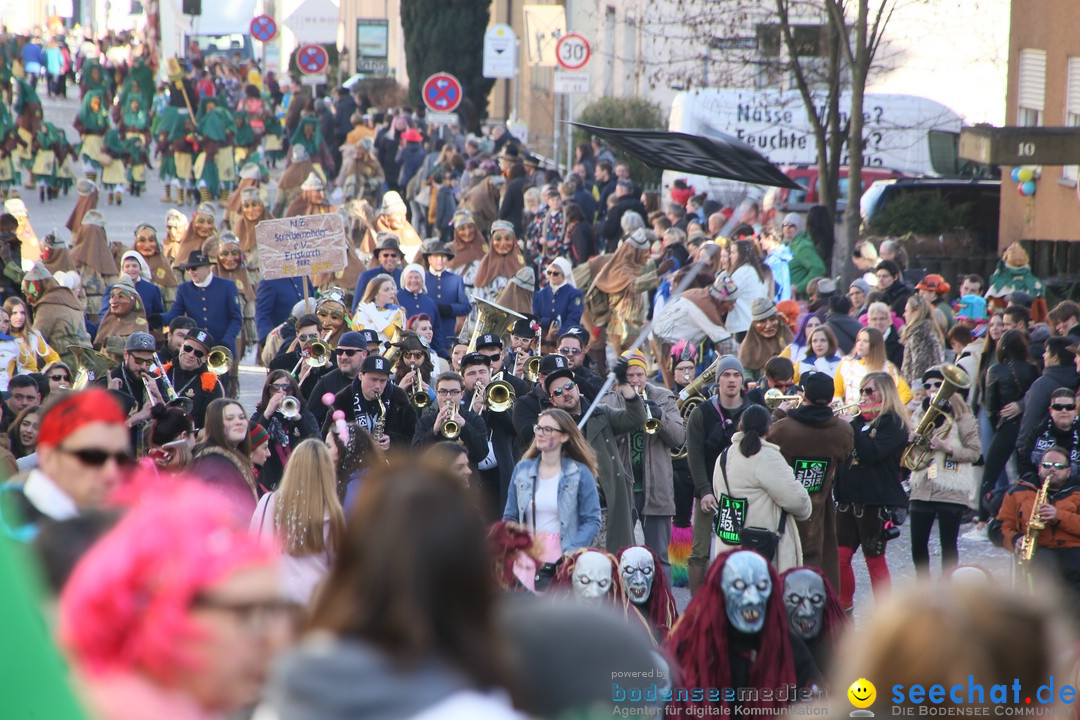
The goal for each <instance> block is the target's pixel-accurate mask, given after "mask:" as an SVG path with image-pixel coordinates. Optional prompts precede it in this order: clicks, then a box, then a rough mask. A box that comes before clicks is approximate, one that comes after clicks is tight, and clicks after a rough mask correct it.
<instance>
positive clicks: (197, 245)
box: [173, 203, 218, 268]
mask: <svg viewBox="0 0 1080 720" xmlns="http://www.w3.org/2000/svg"><path fill="white" fill-rule="evenodd" d="M198 215H204V216H207V217H209V218H210V219H211V220H213V221H214V224H215V225H216V224H217V214H216V213H215V212H214V206H213V205H211V204H210V203H200V204H199V205H198V206H197V207H196V208H195V214H194V215H192V216H191V222H190V223H188V227H187V232H185V233H184V237H182V238H180V242H179V244H178V245H177V246H176V256H175V260H173V268H179V267H180V265H181V264H182V263H186V262H187V260H188V258H189V257H190V256H191V253H193V252H195V251H196V250H201V249H202V246H203V243H205V242H207V241H208V240H210V239H211V238H213V237H216V236H217V234H218V232H217V228H216V227H215V229H214V232H213V233H212V234H211V235H210V237H207V238H203V237H199V235H198V233H196V232H195V218H196V216H198Z"/></svg>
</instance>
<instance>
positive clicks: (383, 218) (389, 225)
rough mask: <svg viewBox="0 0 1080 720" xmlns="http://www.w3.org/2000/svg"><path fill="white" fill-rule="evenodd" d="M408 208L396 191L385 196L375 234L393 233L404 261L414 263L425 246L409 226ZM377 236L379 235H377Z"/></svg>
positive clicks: (375, 226)
mask: <svg viewBox="0 0 1080 720" xmlns="http://www.w3.org/2000/svg"><path fill="white" fill-rule="evenodd" d="M406 213H407V208H406V207H405V202H404V201H403V200H402V199H401V196H400V195H399V194H398V193H397V192H396V191H394V190H391V191H390V192H388V193H386V194H385V195H383V200H382V207H381V208H380V211H379V214H378V216H376V218H375V225H374V228H373V230H374V232H375V233H380V232H389V233H392V234H393V235H394V236H395V237H396V238H397V240H398V244H399V248H400V251H401V254H402V256H403V257H404V261H405V262H407V263H411V262H414V259H415V258H416V256H417V254H418V253H419V252H420V249H421V247H422V246H423V241H422V240H421V239H420V235H419V234H417V232H416V230H414V229H413V226H412V225H410V224H409V220H408V218H407V216H406ZM376 236H377V235H376Z"/></svg>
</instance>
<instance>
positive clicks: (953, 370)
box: [900, 364, 971, 471]
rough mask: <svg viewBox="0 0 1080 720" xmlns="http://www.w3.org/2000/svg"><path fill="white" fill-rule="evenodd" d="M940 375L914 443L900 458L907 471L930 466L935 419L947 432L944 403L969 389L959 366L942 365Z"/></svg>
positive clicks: (948, 421) (948, 420) (948, 418)
mask: <svg viewBox="0 0 1080 720" xmlns="http://www.w3.org/2000/svg"><path fill="white" fill-rule="evenodd" d="M941 374H942V375H944V376H945V379H944V380H943V381H942V383H941V387H940V388H938V391H937V392H936V393H935V394H934V397H933V398H931V400H930V406H929V407H927V408H926V412H925V413H924V414H923V416H922V420H920V421H919V425H918V427H916V428H915V436H916V437H915V441H914V442H912V443H911V444H910V445H908V446H907V448H906V449H905V450H904V454H903V455H902V456H901V458H900V464H901V465H903V466H904V467H906V468H907V469H908V470H912V471H916V470H924V469H926V467H927V466H929V465H930V462H931V461H932V460H933V459H934V453H933V451H932V450H931V449H930V438H931V437H933V435H934V433H935V432H937V431H938V429H937V419H938V418H939V417H940V418H943V419H944V421H945V424H944V426H943V427H942V430H943V431H945V432H947V431H948V429H949V428H950V427H952V418H950V417H949V415H948V413H946V412H945V409H944V408H945V403H946V402H948V400H949V397H950V396H951V395H952V394H953V393H954V392H956V391H957V390H967V389H968V388H969V387H971V378H970V377H969V376H968V374H967V372H966V371H965V370H964V369H963V368H962V367H960V366H959V365H949V364H946V365H942V366H941Z"/></svg>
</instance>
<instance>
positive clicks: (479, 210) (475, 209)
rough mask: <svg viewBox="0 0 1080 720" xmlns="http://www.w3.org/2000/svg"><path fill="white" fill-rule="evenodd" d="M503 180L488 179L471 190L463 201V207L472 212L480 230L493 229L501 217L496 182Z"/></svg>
mask: <svg viewBox="0 0 1080 720" xmlns="http://www.w3.org/2000/svg"><path fill="white" fill-rule="evenodd" d="M501 179H502V178H496V177H486V178H484V179H483V180H481V181H480V182H478V183H477V184H476V185H474V186H473V187H471V188H469V191H468V192H466V193H465V197H463V198H462V199H461V207H463V208H465V209H467V210H470V211H472V214H473V219H474V220H476V227H478V228H486V227H491V223H493V222H495V220H496V219H497V218H498V217H499V186H498V185H497V184H496V182H497V180H501ZM500 184H501V183H500Z"/></svg>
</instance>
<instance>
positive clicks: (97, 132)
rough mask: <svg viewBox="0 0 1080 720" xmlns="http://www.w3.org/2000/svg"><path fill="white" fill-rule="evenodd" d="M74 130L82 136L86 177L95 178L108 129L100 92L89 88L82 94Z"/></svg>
mask: <svg viewBox="0 0 1080 720" xmlns="http://www.w3.org/2000/svg"><path fill="white" fill-rule="evenodd" d="M74 125H75V130H76V131H77V132H78V133H79V136H80V137H81V138H82V150H81V153H82V160H83V162H84V163H86V164H87V168H88V170H87V178H88V179H90V180H91V181H93V180H97V179H98V175H99V173H100V172H101V152H102V149H103V148H104V145H105V133H106V132H107V131H108V130H109V111H108V109H107V108H106V107H105V101H104V99H103V95H102V92H101V91H100V90H91V91H89V92H87V93H86V94H85V95H83V99H82V107H81V108H80V109H79V114H78V115H77V116H76V117H75V122H74Z"/></svg>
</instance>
